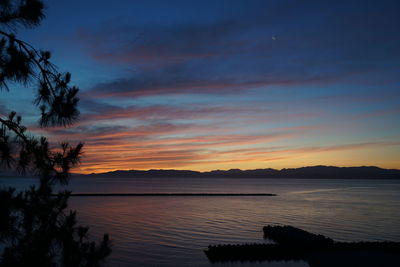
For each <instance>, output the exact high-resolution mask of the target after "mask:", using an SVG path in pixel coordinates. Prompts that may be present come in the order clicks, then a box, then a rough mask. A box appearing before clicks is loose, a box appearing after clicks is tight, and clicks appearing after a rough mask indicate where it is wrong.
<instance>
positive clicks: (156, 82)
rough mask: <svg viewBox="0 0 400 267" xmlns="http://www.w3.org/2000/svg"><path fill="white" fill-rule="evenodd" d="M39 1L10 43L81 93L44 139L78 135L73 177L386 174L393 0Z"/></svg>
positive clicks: (391, 157) (399, 5)
mask: <svg viewBox="0 0 400 267" xmlns="http://www.w3.org/2000/svg"><path fill="white" fill-rule="evenodd" d="M47 6H48V9H47V18H46V19H45V20H44V21H43V23H42V25H41V26H40V27H38V28H36V29H34V30H29V31H24V32H20V33H19V37H20V38H24V39H27V40H29V41H30V42H32V43H33V44H34V45H35V46H37V47H40V48H44V49H50V50H51V51H52V52H53V60H54V61H55V62H56V63H57V64H58V65H59V67H60V69H61V70H68V71H70V72H72V74H73V79H74V81H75V83H76V84H77V85H78V86H79V87H80V88H81V98H82V100H81V111H82V117H81V120H80V122H79V123H78V124H77V125H76V126H75V127H73V128H71V129H55V130H52V131H51V132H50V133H47V134H51V135H52V136H53V137H54V138H56V139H61V138H67V139H71V140H82V139H83V140H85V141H86V158H85V160H84V164H83V166H82V171H88V172H91V171H104V170H112V169H130V168H142V169H148V168H180V169H198V170H205V169H215V168H222V169H227V168H231V167H240V168H263V167H277V168H281V167H296V166H303V165H315V164H332V165H346V166H348V165H379V166H383V167H393V168H400V165H399V164H400V163H399V161H398V159H399V158H400V150H399V148H400V138H399V137H400V135H399V130H400V122H399V119H398V117H399V114H400V101H399V100H400V65H399V62H400V34H399V29H400V27H399V26H400V19H399V14H400V2H399V1H215V0H214V1H111V2H110V1H48V2H47ZM26 91H29V89H25V91H24V92H26ZM8 96H9V97H10V98H11V97H15V98H17V104H15V109H16V108H17V107H29V106H31V108H30V109H26V108H25V110H26V115H27V117H28V120H33V119H34V118H35V117H34V116H36V115H37V114H36V113H35V109H34V107H33V105H32V104H31V102H30V99H31V98H30V97H31V95H29V94H27V93H24V94H20V93H16V92H14V93H9V95H8ZM1 105H2V109H12V108H14V107H11V106H10V105H9V104H8V103H7V101H6V100H4V99H2V100H1Z"/></svg>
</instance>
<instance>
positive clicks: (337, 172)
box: [79, 166, 400, 179]
mask: <svg viewBox="0 0 400 267" xmlns="http://www.w3.org/2000/svg"><path fill="white" fill-rule="evenodd" d="M79 176H84V177H107V178H114V177H115V178H136V177H137V178H139V177H140V178H143V177H149V178H155V177H158V178H169V177H171V178H175V177H185V178H192V177H198V178H310V179H400V170H396V169H382V168H379V167H369V166H362V167H334V166H312V167H302V168H293V169H282V170H275V169H255V170H240V169H231V170H225V171H224V170H214V171H209V172H197V171H188V170H148V171H139V170H127V171H112V172H106V173H97V174H87V175H79Z"/></svg>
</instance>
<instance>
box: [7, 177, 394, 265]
mask: <svg viewBox="0 0 400 267" xmlns="http://www.w3.org/2000/svg"><path fill="white" fill-rule="evenodd" d="M33 181H34V180H32V179H29V178H18V179H5V178H2V179H0V185H5V186H15V187H18V188H24V187H26V186H27V185H28V184H31V183H32V182H33ZM69 189H71V190H73V191H74V192H76V193H78V192H81V193H174V192H175V193H182V192H193V193H196V192H197V193H198V192H201V193H275V194H277V196H274V197H254V196H248V197H244V196H241V197H221V196H218V197H210V196H203V197H201V196H196V197H194V196H192V197H174V196H167V197H71V200H70V206H71V207H72V208H73V209H76V210H78V214H79V219H80V222H81V223H82V224H84V225H89V226H90V227H91V232H92V237H93V238H99V237H100V236H101V234H102V233H109V234H110V236H111V239H112V243H113V252H112V255H111V256H110V259H109V261H108V263H109V266H282V267H283V266H308V265H307V263H305V262H272V263H266V262H263V263H235V264H234V263H226V264H211V263H209V261H208V259H207V258H206V256H205V254H204V253H203V250H204V249H206V248H207V246H208V245H210V244H223V243H224V244H225V243H254V242H266V241H265V240H263V233H262V227H263V226H264V225H267V224H290V225H293V226H296V227H300V228H303V229H305V230H307V231H311V232H314V233H319V234H323V235H327V236H329V237H331V238H334V239H336V240H338V241H356V240H369V241H374V240H391V241H400V181H395V180H380V181H378V180H313V179H225V178H220V179H208V178H204V179H193V178H190V179H184V178H179V179H178V178H176V179H173V178H166V179H159V178H147V179H136V178H135V179H121V178H118V179H107V178H100V179H95V178H86V179H75V180H73V181H71V184H70V185H69Z"/></svg>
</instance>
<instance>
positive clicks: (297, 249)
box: [205, 226, 400, 267]
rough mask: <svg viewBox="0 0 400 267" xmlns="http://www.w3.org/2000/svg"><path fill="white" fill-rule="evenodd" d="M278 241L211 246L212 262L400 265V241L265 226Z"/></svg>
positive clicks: (327, 266) (268, 235)
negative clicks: (350, 238) (340, 237)
mask: <svg viewBox="0 0 400 267" xmlns="http://www.w3.org/2000/svg"><path fill="white" fill-rule="evenodd" d="M263 231H264V237H265V238H268V239H271V240H272V241H274V242H275V243H274V244H243V245H217V246H209V247H208V250H206V251H205V253H206V255H207V257H208V259H209V260H210V261H211V262H220V261H289V260H304V261H307V262H308V263H309V265H310V267H320V266H321V267H322V266H323V267H330V266H332V267H333V266H349V267H350V266H367V267H369V266H371V267H372V266H374V267H375V266H382V267H384V266H385V267H386V266H388V267H389V266H390V267H392V266H393V267H395V266H400V242H336V241H334V240H333V239H331V238H328V237H325V236H323V235H317V234H313V233H309V232H307V231H304V230H302V229H299V228H295V227H292V226H265V227H264V228H263Z"/></svg>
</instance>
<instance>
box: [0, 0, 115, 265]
mask: <svg viewBox="0 0 400 267" xmlns="http://www.w3.org/2000/svg"><path fill="white" fill-rule="evenodd" d="M43 18H44V5H43V2H42V1H40V0H0V37H1V39H0V89H1V90H10V88H11V87H12V86H13V85H15V84H22V85H24V86H26V87H28V86H32V85H36V86H37V88H38V89H37V95H36V98H35V100H34V103H35V104H36V105H37V106H38V108H39V110H40V120H39V124H40V126H42V127H51V126H65V127H66V126H69V125H71V124H72V123H73V122H74V121H76V120H77V119H78V116H79V111H78V109H77V104H78V102H79V98H78V97H77V93H78V91H79V89H78V88H77V87H75V86H71V85H70V80H71V75H70V74H69V73H60V72H59V71H58V70H57V67H56V66H55V65H53V64H52V63H51V61H50V58H51V55H50V52H48V51H39V50H37V49H35V48H34V47H33V46H32V45H30V44H29V43H27V42H25V41H23V40H20V39H18V38H16V36H15V33H16V32H17V30H18V29H19V28H31V27H35V26H37V25H39V24H40V22H41V21H42V19H43ZM0 123H1V128H0V164H1V166H2V167H3V168H11V169H15V170H17V171H19V172H21V173H26V172H28V173H30V174H34V175H36V176H37V177H38V178H39V184H38V186H36V187H34V186H32V187H31V188H30V189H28V190H26V191H24V192H17V191H16V190H15V189H14V188H7V189H5V188H4V189H1V190H0V248H1V246H3V247H4V249H3V251H1V253H2V254H1V257H0V266H100V265H101V264H102V263H103V260H104V259H105V258H106V257H107V256H108V255H109V254H110V252H111V250H110V242H109V238H108V235H104V237H103V239H102V240H101V241H100V243H97V244H96V243H95V242H93V241H90V240H89V238H88V228H87V227H82V226H79V225H77V220H76V212H74V211H70V210H69V209H68V198H69V195H70V193H69V192H67V191H61V192H58V193H57V194H55V193H54V192H53V190H54V186H55V185H57V184H66V183H68V181H69V179H70V170H71V168H73V167H74V166H77V165H78V164H79V162H80V158H81V153H82V147H83V144H82V143H79V144H77V145H75V146H72V145H70V144H68V143H62V144H61V145H60V147H59V148H58V149H57V148H56V149H51V148H50V145H49V142H48V141H47V139H46V138H45V137H40V138H38V137H36V136H34V135H32V134H29V133H28V132H27V129H26V127H25V126H23V125H22V123H21V117H20V116H18V115H17V113H16V112H14V111H13V112H11V113H10V114H9V115H8V116H4V115H1V116H0Z"/></svg>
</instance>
